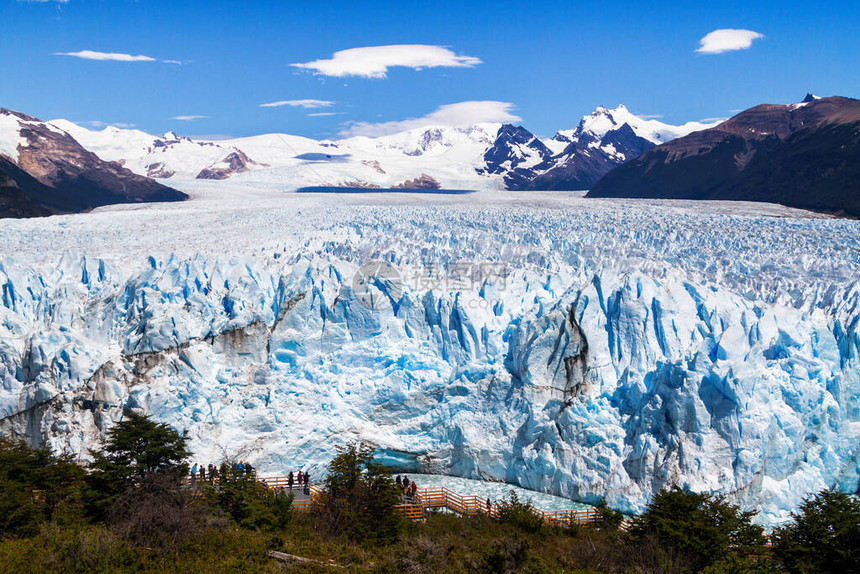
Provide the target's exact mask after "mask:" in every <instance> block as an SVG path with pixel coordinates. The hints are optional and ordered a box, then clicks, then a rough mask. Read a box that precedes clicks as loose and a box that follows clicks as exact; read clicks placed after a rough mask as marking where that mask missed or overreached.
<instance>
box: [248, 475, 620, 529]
mask: <svg viewBox="0 0 860 574" xmlns="http://www.w3.org/2000/svg"><path fill="white" fill-rule="evenodd" d="M256 480H257V482H258V483H260V484H262V485H264V486H266V487H267V488H289V478H288V477H286V476H259V477H256ZM293 484H294V487H293V488H294V489H295V490H303V489H304V485H303V484H301V485H300V484H298V481H295V482H294V483H293ZM309 489H310V496H309V497H308V498H302V499H299V500H294V501H293V509H294V510H296V511H297V512H310V511H311V507H312V506H313V504H314V501H315V500H317V499H318V497H319V495H320V494H321V492H322V489H321V488H320V487H319V486H318V485H315V484H311V485H309ZM395 508H396V509H397V510H399V511H400V512H402V513H403V515H404V516H406V517H407V518H408V519H410V520H422V519H423V518H424V517H425V512H426V511H427V510H433V509H446V510H449V511H451V512H456V513H457V514H460V515H462V516H477V515H485V516H492V517H494V518H497V517H498V516H499V507H498V505H497V504H495V503H492V502H490V504H489V505H487V499H485V498H481V497H479V496H463V495H461V494H458V493H456V492H453V491H451V490H449V489H447V488H444V487H443V488H424V489H420V488H419V489H418V490H417V492H416V494H415V496H414V497H413V498H412V499H411V500H409V499H407V501H405V502H403V503H402V504H398V505H397V506H395ZM531 511H532V512H533V513H535V514H536V515H538V516H540V517H541V518H542V519H543V521H544V522H545V523H546V524H548V525H551V526H561V527H572V526H588V525H593V524H595V523H597V522H598V521H599V520H600V514H599V513H598V512H597V509H595V508H580V509H576V510H555V511H551V512H543V511H541V510H538V509H536V508H534V507H532V509H531ZM629 527H630V521H629V520H625V521H624V522H622V523H621V526H620V528H621V529H622V530H627V529H628V528H629Z"/></svg>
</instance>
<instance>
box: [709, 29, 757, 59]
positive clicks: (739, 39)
mask: <svg viewBox="0 0 860 574" xmlns="http://www.w3.org/2000/svg"><path fill="white" fill-rule="evenodd" d="M759 38H764V34H760V33H758V32H753V31H752V30H735V29H733V28H725V29H722V30H714V31H713V32H711V33H710V34H708V35H706V36H705V37H704V38H702V39H701V40H699V48H698V49H697V50H696V52H698V53H700V54H722V53H723V52H730V51H732V50H746V49H747V48H749V47H750V46H752V43H753V40H758V39H759Z"/></svg>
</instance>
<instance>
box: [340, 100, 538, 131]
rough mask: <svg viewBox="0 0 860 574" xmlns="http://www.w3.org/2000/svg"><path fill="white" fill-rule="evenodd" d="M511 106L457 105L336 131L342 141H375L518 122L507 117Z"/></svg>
mask: <svg viewBox="0 0 860 574" xmlns="http://www.w3.org/2000/svg"><path fill="white" fill-rule="evenodd" d="M513 108H514V105H513V104H509V103H507V102H494V101H477V102H460V103H457V104H447V105H444V106H439V107H438V108H436V111H434V112H432V113H430V114H428V115H426V116H424V117H420V118H409V119H405V120H399V121H393V122H381V123H369V122H354V123H351V124H349V125H347V126H346V127H345V128H344V129H343V130H341V131H340V135H342V136H344V137H351V136H367V137H378V136H384V135H390V134H396V133H398V132H402V131H406V130H411V129H416V128H423V127H428V126H463V125H469V124H478V123H485V122H486V123H510V122H518V121H520V120H521V119H522V118H519V117H517V116H515V115H514V114H512V113H511V110H512V109H513Z"/></svg>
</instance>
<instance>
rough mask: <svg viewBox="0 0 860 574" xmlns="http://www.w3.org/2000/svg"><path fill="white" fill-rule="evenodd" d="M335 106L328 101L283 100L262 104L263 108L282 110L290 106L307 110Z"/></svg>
mask: <svg viewBox="0 0 860 574" xmlns="http://www.w3.org/2000/svg"><path fill="white" fill-rule="evenodd" d="M334 104H335V102H330V101H328V100H281V101H279V102H269V103H268V104H260V107H261V108H280V107H282V106H289V107H291V108H305V109H316V108H328V107H331V106H333V105H334Z"/></svg>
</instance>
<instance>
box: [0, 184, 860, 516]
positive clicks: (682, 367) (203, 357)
mask: <svg viewBox="0 0 860 574" xmlns="http://www.w3.org/2000/svg"><path fill="white" fill-rule="evenodd" d="M245 175H247V174H245ZM245 175H240V176H237V177H236V178H234V179H232V180H231V181H230V182H200V181H191V180H189V181H186V182H184V183H182V185H181V187H180V189H182V190H183V191H185V192H186V193H189V194H190V195H191V196H192V199H191V200H189V201H188V202H184V203H181V204H150V205H134V206H129V205H123V206H110V207H104V208H99V209H97V210H95V211H94V212H92V213H88V214H79V215H62V216H53V217H50V218H46V219H35V220H2V221H0V245H2V246H3V247H2V250H0V432H2V433H4V434H10V435H14V436H20V437H25V438H27V439H28V440H30V441H32V442H38V441H41V440H44V441H46V442H47V443H48V444H49V445H50V446H51V447H52V448H53V449H55V450H56V451H69V452H72V453H75V454H76V455H78V456H79V457H80V458H81V459H83V460H85V459H87V457H88V449H90V448H95V447H97V445H98V444H99V440H100V438H101V436H102V433H103V432H104V431H105V430H106V429H107V428H109V427H110V425H111V424H112V423H113V422H115V421H117V420H119V419H120V418H121V417H122V415H123V412H124V410H126V409H136V410H138V411H140V412H145V413H150V414H152V415H153V416H154V417H155V418H156V419H158V420H160V421H163V422H166V423H168V424H170V425H172V426H174V427H175V428H177V429H181V430H187V432H188V435H189V437H190V447H191V449H192V451H193V452H194V453H195V455H194V456H195V458H196V460H198V461H199V462H203V463H206V462H209V461H215V460H219V459H221V458H223V457H239V458H242V459H246V460H249V461H250V462H252V463H253V464H254V465H255V466H256V467H258V468H259V469H260V471H261V472H262V473H263V474H279V473H282V472H285V471H288V470H294V469H297V468H298V467H299V466H302V467H303V468H306V469H310V471H311V473H312V474H316V475H317V476H318V475H319V474H320V473H321V472H322V471H323V469H324V466H325V464H326V463H327V462H328V461H329V460H330V459H331V457H332V456H333V454H334V452H335V449H336V447H337V446H339V445H342V444H344V443H345V442H347V441H350V440H356V439H360V440H366V441H369V442H371V443H373V444H374V445H375V446H376V447H377V449H378V450H377V452H378V453H379V456H380V458H381V459H382V460H384V461H385V462H387V463H389V464H392V465H395V466H396V467H397V468H398V469H401V470H403V471H408V472H424V473H434V474H448V475H452V476H459V477H464V478H470V479H483V480H492V481H501V482H507V483H510V484H515V485H518V486H522V487H524V488H528V489H531V490H535V491H540V492H545V493H549V494H554V495H558V496H564V497H567V498H571V499H573V500H576V501H580V502H584V503H595V502H597V501H598V500H599V499H600V498H602V497H605V498H606V500H607V502H608V503H609V504H610V506H613V507H616V508H619V509H621V510H623V511H625V512H630V513H635V512H639V511H641V510H642V509H643V508H644V506H645V505H646V504H647V503H648V501H649V499H650V497H651V496H652V495H653V493H654V492H656V491H657V490H659V489H660V488H661V487H663V486H664V485H667V484H678V485H681V486H684V487H689V488H691V489H694V490H697V491H707V492H713V493H720V494H725V495H727V496H728V497H729V499H730V500H732V501H735V502H737V503H738V504H740V505H741V506H742V507H744V508H748V509H756V510H759V512H760V514H759V518H758V520H759V521H760V522H762V523H764V524H768V525H772V524H778V523H780V522H782V521H784V520H786V519H788V517H789V513H790V512H791V511H792V510H794V509H796V508H797V506H798V505H799V504H800V502H801V501H802V500H803V497H804V496H806V495H808V494H809V493H811V492H814V491H817V490H819V489H821V488H826V487H834V486H835V487H838V488H840V489H843V490H845V491H848V492H856V491H858V488H859V487H860V462H858V453H860V359H858V353H860V329H858V317H860V307H858V303H860V274H858V269H860V222H858V221H855V220H846V219H836V218H829V217H823V216H819V215H816V214H811V213H808V212H804V211H799V210H792V209H788V208H783V207H780V206H774V205H767V204H751V203H746V204H742V203H734V202H684V201H649V200H597V199H584V198H582V197H581V196H580V195H579V194H574V193H559V192H554V193H539V192H531V193H512V192H504V191H493V192H480V193H476V194H473V195H467V196H444V195H438V196H434V195H420V196H417V195H412V194H366V195H365V194H363V195H361V196H344V195H339V194H320V195H314V194H291V193H282V192H280V191H278V189H277V187H278V186H277V185H274V184H273V185H270V186H269V187H266V185H265V182H263V183H261V182H260V181H259V180H255V179H253V178H250V179H248V180H247V181H248V183H247V184H243V183H242V182H243V177H245ZM373 261H382V262H385V263H386V264H388V265H389V266H390V267H391V268H393V269H395V270H396V271H397V273H398V274H399V277H400V280H401V282H402V283H401V284H399V285H392V284H391V283H388V282H380V281H376V282H370V283H369V284H367V285H366V289H368V290H369V292H370V293H371V295H372V296H373V297H374V299H375V300H376V301H381V302H383V303H386V304H384V305H379V306H376V307H370V306H368V305H367V301H366V295H367V293H364V294H362V293H358V292H357V291H356V289H357V287H356V285H357V284H356V282H355V280H354V278H355V275H356V273H357V271H358V270H359V268H360V267H361V266H362V265H363V264H366V263H368V262H373Z"/></svg>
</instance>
